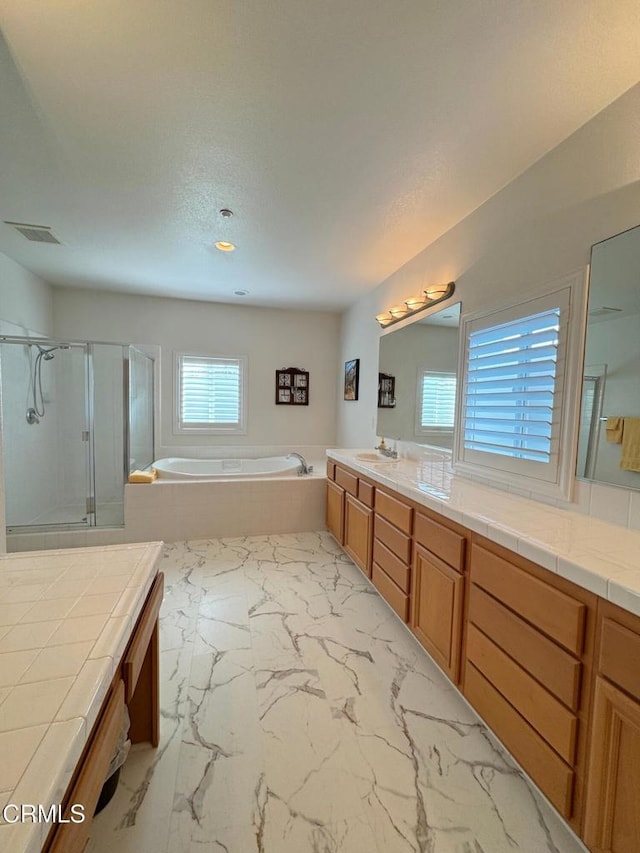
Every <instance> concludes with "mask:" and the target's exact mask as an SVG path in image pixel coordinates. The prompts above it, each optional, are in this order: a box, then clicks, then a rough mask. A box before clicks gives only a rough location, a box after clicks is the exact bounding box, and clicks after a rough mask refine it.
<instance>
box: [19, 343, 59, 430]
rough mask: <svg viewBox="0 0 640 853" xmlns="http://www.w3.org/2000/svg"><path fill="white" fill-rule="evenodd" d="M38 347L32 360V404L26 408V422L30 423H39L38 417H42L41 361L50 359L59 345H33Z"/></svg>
mask: <svg viewBox="0 0 640 853" xmlns="http://www.w3.org/2000/svg"><path fill="white" fill-rule="evenodd" d="M35 346H36V347H37V349H38V354H37V355H36V358H35V361H34V362H33V374H32V376H31V382H30V385H31V390H32V392H33V406H29V408H28V409H27V414H26V418H27V423H28V424H30V425H33V424H39V423H40V418H43V417H44V394H43V392H42V362H43V361H51V359H52V358H54V352H55V351H56V350H57V349H60V347H57V346H55V347H49V348H46V347H41V346H40V344H36V345H35Z"/></svg>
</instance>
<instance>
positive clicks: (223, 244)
mask: <svg viewBox="0 0 640 853" xmlns="http://www.w3.org/2000/svg"><path fill="white" fill-rule="evenodd" d="M235 248H236V247H235V246H234V244H233V243H228V242H227V241H226V240H218V242H217V243H216V249H219V250H220V251H221V252H234V251H235Z"/></svg>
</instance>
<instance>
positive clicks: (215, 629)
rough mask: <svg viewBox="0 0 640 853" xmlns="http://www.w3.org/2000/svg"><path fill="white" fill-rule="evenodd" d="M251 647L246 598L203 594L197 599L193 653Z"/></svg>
mask: <svg viewBox="0 0 640 853" xmlns="http://www.w3.org/2000/svg"><path fill="white" fill-rule="evenodd" d="M250 647H251V632H250V630H249V617H248V613H247V600H246V598H245V597H244V596H221V595H219V594H215V593H214V594H212V595H209V594H204V595H203V596H202V597H201V599H200V611H199V616H198V621H197V624H196V638H195V648H194V654H196V655H199V654H208V653H211V652H215V651H221V650H227V649H248V648H250Z"/></svg>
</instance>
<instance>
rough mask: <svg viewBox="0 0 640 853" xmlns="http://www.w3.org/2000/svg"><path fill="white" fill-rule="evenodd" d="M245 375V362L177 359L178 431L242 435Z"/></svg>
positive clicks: (234, 359)
mask: <svg viewBox="0 0 640 853" xmlns="http://www.w3.org/2000/svg"><path fill="white" fill-rule="evenodd" d="M244 372H245V371H244V359H242V358H213V357H209V356H195V355H185V354H180V355H178V356H177V358H176V373H177V376H176V380H177V381H176V385H177V395H176V396H177V427H178V429H179V430H203V431H210V432H217V431H225V432H243V431H244V408H245V406H244Z"/></svg>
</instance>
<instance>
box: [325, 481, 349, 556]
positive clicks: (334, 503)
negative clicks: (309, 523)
mask: <svg viewBox="0 0 640 853" xmlns="http://www.w3.org/2000/svg"><path fill="white" fill-rule="evenodd" d="M345 494H346V492H345V490H344V489H343V488H342V487H341V486H339V485H338V484H337V483H334V482H332V481H331V480H327V515H326V518H327V528H328V530H329V533H331V535H332V536H333V537H334V538H335V539H337V541H338V543H339V544H340V545H344V508H345Z"/></svg>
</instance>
